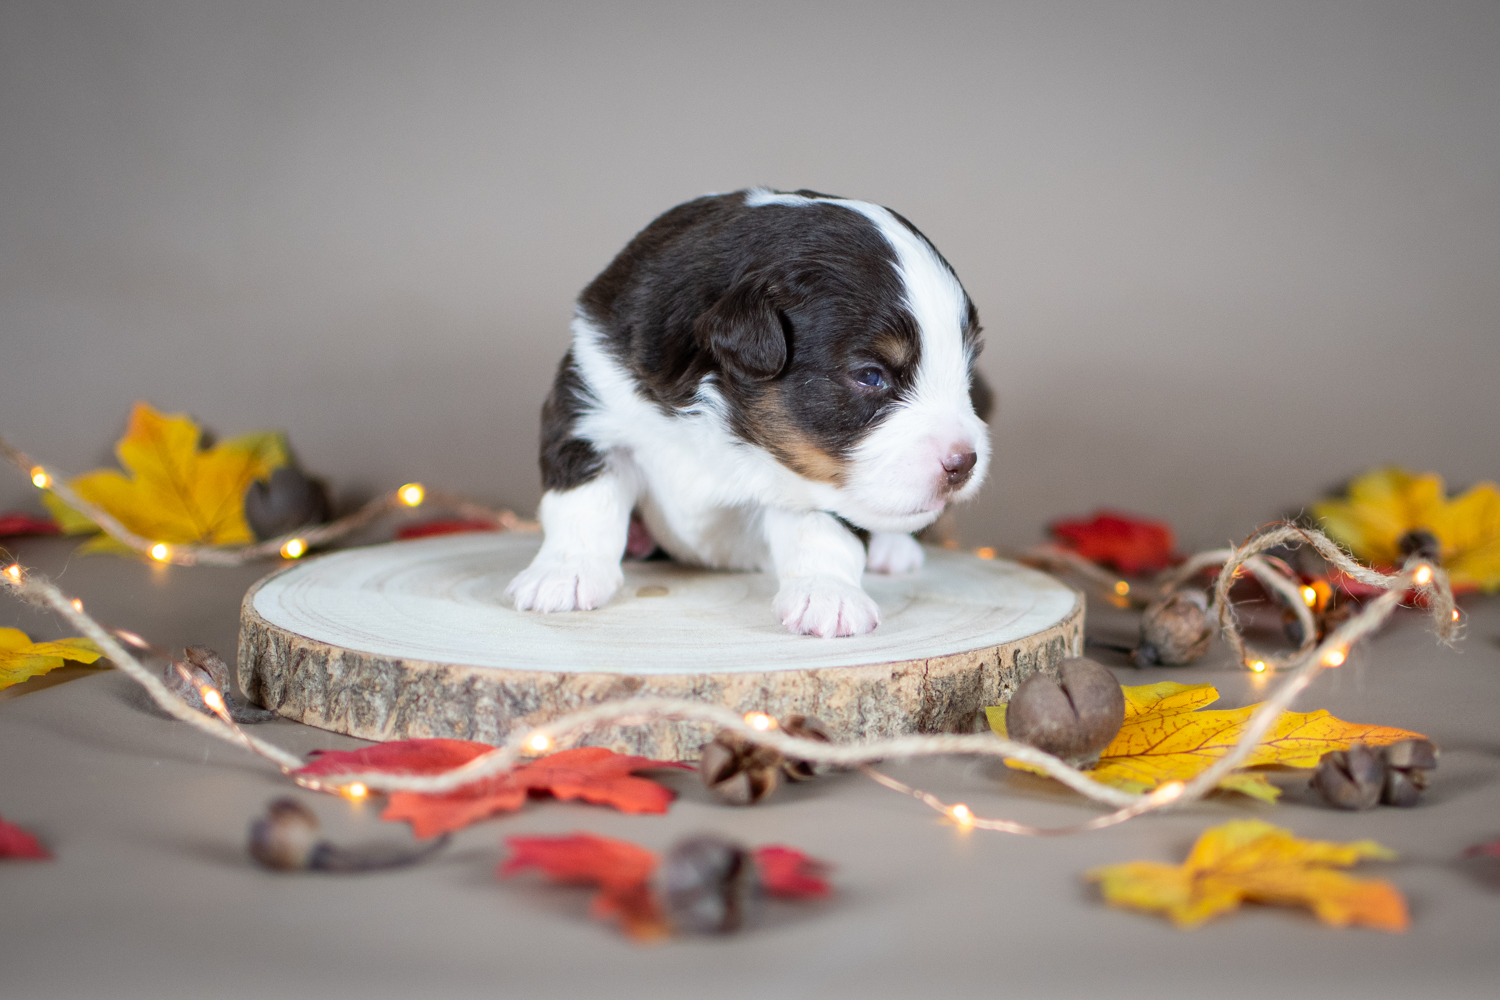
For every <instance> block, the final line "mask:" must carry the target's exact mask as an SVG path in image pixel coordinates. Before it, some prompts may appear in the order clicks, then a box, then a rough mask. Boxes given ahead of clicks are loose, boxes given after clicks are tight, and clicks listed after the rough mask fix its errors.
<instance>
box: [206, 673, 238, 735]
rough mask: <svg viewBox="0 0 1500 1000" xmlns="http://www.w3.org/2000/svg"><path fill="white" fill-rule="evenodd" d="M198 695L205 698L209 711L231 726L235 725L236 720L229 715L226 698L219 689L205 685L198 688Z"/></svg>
mask: <svg viewBox="0 0 1500 1000" xmlns="http://www.w3.org/2000/svg"><path fill="white" fill-rule="evenodd" d="M198 694H199V696H200V697H202V698H203V704H205V705H207V706H208V708H209V711H211V712H213V713H214V714H215V715H217V716H218V717H219V718H221V719H223V720H224V721H225V722H226V723H228V724H229V725H231V726H233V725H234V718H233V717H232V716H231V715H230V714H229V706H228V705H225V704H224V696H223V695H222V694H220V693H219V689H218V688H215V687H211V686H209V685H207V684H204V685H202V686H201V687H199V688H198ZM236 728H237V727H236Z"/></svg>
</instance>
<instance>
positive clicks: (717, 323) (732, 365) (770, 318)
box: [693, 277, 787, 379]
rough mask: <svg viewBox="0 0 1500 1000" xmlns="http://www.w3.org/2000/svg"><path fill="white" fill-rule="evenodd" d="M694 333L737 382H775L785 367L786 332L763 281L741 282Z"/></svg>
mask: <svg viewBox="0 0 1500 1000" xmlns="http://www.w3.org/2000/svg"><path fill="white" fill-rule="evenodd" d="M693 333H694V334H695V335H696V336H697V338H698V343H700V344H702V345H703V346H704V347H705V348H707V349H708V351H709V352H710V353H712V354H713V356H714V357H715V358H717V359H718V361H719V364H721V365H723V366H724V369H725V370H726V371H727V372H729V374H731V375H734V376H736V377H738V378H749V379H769V378H775V377H776V376H777V375H778V374H779V373H780V372H781V369H782V368H784V367H786V357H787V344H786V330H785V329H784V328H783V327H782V317H781V312H780V310H778V309H777V308H776V302H775V296H774V292H773V288H772V285H771V283H770V282H768V281H766V280H764V279H760V278H756V277H748V278H746V279H744V280H742V281H740V282H739V283H738V284H737V285H735V286H734V287H733V288H731V289H730V290H729V291H728V292H726V293H725V294H724V297H723V298H721V299H719V301H717V302H715V303H714V304H713V305H712V306H710V307H709V309H708V311H707V312H705V313H704V314H703V315H701V316H699V317H698V319H697V320H696V321H695V322H694V323H693Z"/></svg>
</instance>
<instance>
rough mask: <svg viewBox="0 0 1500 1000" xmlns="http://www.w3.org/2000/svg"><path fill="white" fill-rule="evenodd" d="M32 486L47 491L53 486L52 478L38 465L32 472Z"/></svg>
mask: <svg viewBox="0 0 1500 1000" xmlns="http://www.w3.org/2000/svg"><path fill="white" fill-rule="evenodd" d="M31 484H32V485H33V486H35V487H36V488H37V489H39V490H45V489H46V488H47V487H49V486H51V485H52V477H51V476H49V475H48V474H47V470H46V469H44V468H42V467H41V466H40V465H38V466H36V467H35V468H33V469H32V470H31Z"/></svg>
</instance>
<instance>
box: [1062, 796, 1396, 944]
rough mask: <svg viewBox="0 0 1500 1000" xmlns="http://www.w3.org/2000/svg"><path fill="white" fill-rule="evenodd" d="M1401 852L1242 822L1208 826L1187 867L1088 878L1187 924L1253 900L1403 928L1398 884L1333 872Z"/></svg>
mask: <svg viewBox="0 0 1500 1000" xmlns="http://www.w3.org/2000/svg"><path fill="white" fill-rule="evenodd" d="M1394 857H1395V854H1394V853H1393V852H1392V851H1390V850H1388V849H1386V848H1384V847H1381V846H1380V845H1379V844H1377V843H1375V842H1374V841H1373V840H1359V841H1355V842H1353V843H1336V842H1333V841H1326V840H1299V839H1298V838H1296V837H1294V836H1292V834H1291V832H1290V831H1288V830H1282V829H1280V828H1278V827H1274V826H1272V825H1271V824H1269V823H1264V822H1261V821H1260V820H1258V819H1242V820H1234V821H1232V822H1229V823H1224V824H1222V825H1220V826H1216V827H1211V828H1210V829H1208V830H1205V831H1204V832H1203V834H1202V836H1200V837H1199V838H1198V842H1197V843H1195V844H1194V845H1193V849H1192V851H1191V852H1190V853H1189V854H1188V857H1187V860H1186V861H1184V862H1183V863H1182V864H1181V865H1164V864H1159V863H1157V862H1154V861H1132V862H1128V863H1126V864H1122V865H1106V866H1104V867H1102V868H1095V869H1093V870H1091V871H1089V872H1088V873H1087V874H1086V875H1085V876H1084V877H1085V878H1087V879H1088V880H1089V881H1091V882H1098V883H1099V884H1100V888H1101V889H1102V890H1103V893H1104V898H1105V899H1106V900H1107V901H1108V902H1109V903H1110V904H1111V905H1114V906H1120V907H1126V908H1129V909H1135V910H1146V911H1150V912H1160V913H1165V914H1166V915H1167V916H1168V917H1170V918H1171V920H1172V922H1173V923H1175V924H1176V925H1177V926H1178V927H1181V928H1184V929H1190V928H1193V927H1197V926H1199V925H1200V924H1202V923H1203V922H1204V921H1206V920H1208V919H1210V918H1212V917H1216V916H1219V915H1220V914H1223V913H1228V912H1230V911H1232V910H1235V909H1238V908H1239V905H1240V903H1242V902H1244V901H1246V900H1249V901H1251V902H1257V903H1271V904H1275V905H1279V906H1306V907H1308V908H1310V909H1311V910H1312V911H1313V913H1314V914H1316V915H1317V918H1318V919H1319V920H1321V921H1323V922H1324V923H1325V924H1333V925H1334V926H1335V927H1347V926H1349V925H1350V924H1364V925H1365V926H1367V927H1376V928H1379V929H1380V930H1385V931H1404V930H1406V928H1407V926H1408V924H1409V923H1410V918H1409V917H1408V916H1407V911H1406V899H1405V898H1404V897H1403V896H1402V895H1401V892H1400V891H1399V890H1398V889H1396V887H1395V886H1393V885H1391V884H1390V883H1388V882H1382V881H1378V880H1374V879H1357V878H1354V877H1352V876H1349V875H1345V874H1344V873H1343V872H1340V871H1335V870H1334V869H1336V868H1347V867H1349V866H1350V865H1353V864H1354V863H1355V862H1357V861H1359V860H1361V859H1363V858H1378V859H1383V860H1384V859H1390V858H1394Z"/></svg>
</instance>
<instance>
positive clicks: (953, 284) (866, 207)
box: [745, 188, 972, 409]
mask: <svg viewBox="0 0 1500 1000" xmlns="http://www.w3.org/2000/svg"><path fill="white" fill-rule="evenodd" d="M745 204H746V205H748V206H750V207H751V208H759V207H761V206H763V205H814V204H822V205H839V206H842V207H844V208H847V209H849V210H850V211H853V212H858V213H859V214H860V215H863V216H864V217H865V218H867V219H869V220H870V222H872V223H873V224H874V225H875V228H876V229H878V230H879V231H880V235H881V236H884V237H885V241H886V242H887V243H889V244H890V245H891V249H892V250H894V251H895V253H896V272H897V274H898V275H899V276H900V278H901V283H902V285H903V286H904V287H905V289H906V307H907V309H908V310H910V311H911V314H912V317H913V318H914V319H916V321H917V330H918V332H919V335H920V336H921V344H922V351H921V360H920V361H919V362H918V365H917V378H916V384H915V385H914V386H913V391H912V395H911V398H910V400H909V402H911V403H913V404H917V405H923V404H925V405H927V406H933V407H939V406H942V405H943V403H944V402H947V403H948V404H949V405H952V401H954V400H955V399H957V400H962V404H961V405H962V406H963V408H965V409H968V400H969V363H970V361H971V360H972V358H970V356H969V349H968V347H967V346H966V345H965V344H964V339H963V327H964V321H965V320H966V319H967V318H968V315H967V313H968V309H967V304H966V303H967V300H966V298H965V296H964V290H963V287H962V286H960V285H959V283H958V279H957V278H956V277H954V275H953V272H952V271H951V270H949V269H948V267H947V266H946V265H944V263H943V262H942V260H941V259H940V258H939V257H938V255H937V254H936V253H935V252H934V251H933V249H932V247H931V246H929V245H928V243H927V241H926V240H924V239H922V238H921V237H920V236H918V235H917V234H916V233H914V232H912V230H911V228H910V227H909V226H906V225H903V224H902V223H901V221H900V220H899V219H897V218H896V217H895V216H894V215H892V214H891V212H890V210H889V209H886V208H882V207H881V206H879V205H874V204H871V203H870V202H867V201H852V200H849V199H845V198H808V197H806V196H804V195H800V194H781V193H778V192H775V191H768V190H766V189H764V188H752V189H751V190H749V191H747V192H746V193H745Z"/></svg>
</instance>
